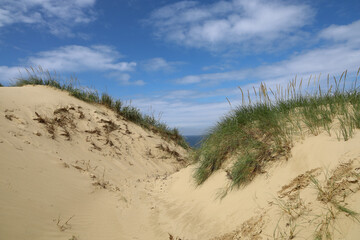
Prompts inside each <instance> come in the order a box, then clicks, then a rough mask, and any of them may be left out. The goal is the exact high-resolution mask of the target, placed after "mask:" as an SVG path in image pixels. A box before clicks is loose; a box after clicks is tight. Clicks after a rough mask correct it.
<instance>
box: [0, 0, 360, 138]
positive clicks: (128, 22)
mask: <svg viewBox="0 0 360 240" xmlns="http://www.w3.org/2000/svg"><path fill="white" fill-rule="evenodd" d="M31 66H32V67H38V66H41V67H42V68H43V69H47V70H49V71H50V72H54V71H56V73H57V74H59V75H60V76H61V77H62V78H63V79H68V78H70V77H71V76H76V77H77V79H78V84H79V86H82V87H90V88H94V89H97V90H98V91H99V92H100V93H101V92H106V93H108V94H110V95H111V96H113V97H114V98H120V99H121V100H123V102H125V103H126V104H131V105H132V106H135V107H137V108H139V109H141V111H142V112H144V113H147V114H151V115H154V116H155V117H156V118H159V119H160V120H161V121H163V122H166V123H167V124H168V125H169V126H170V127H177V128H178V129H179V130H180V132H181V133H182V134H183V135H201V134H204V133H206V132H208V130H209V129H211V127H212V126H214V125H215V124H216V123H217V122H218V121H220V120H221V118H222V117H223V116H224V115H225V114H227V113H228V112H229V111H230V110H231V108H232V107H234V106H236V105H237V104H239V103H240V100H241V92H240V90H239V88H238V87H241V88H242V89H244V91H246V89H249V88H251V87H252V86H258V85H259V83H260V82H265V83H267V84H268V85H275V84H285V83H286V82H287V81H289V80H291V79H293V78H294V77H295V76H298V77H304V78H306V77H307V78H308V77H309V76H310V75H311V74H312V75H319V74H322V76H326V75H327V74H330V75H334V76H338V75H340V74H341V73H342V72H343V71H344V70H346V69H347V70H348V71H349V73H356V71H357V69H358V68H359V67H360V1H358V0H353V1H351V0H344V1H338V0H334V1H333V0H316V1H307V0H305V1H295V0H293V1H282V0H267V1H265V0H224V1H218V0H208V1H173V0H157V1H153V0H62V1H58V0H16V1H14V0H0V83H2V84H4V85H11V84H12V83H13V82H14V81H15V79H16V78H17V77H19V76H20V74H24V69H25V68H28V67H31ZM228 100H229V102H230V103H231V104H229V102H228Z"/></svg>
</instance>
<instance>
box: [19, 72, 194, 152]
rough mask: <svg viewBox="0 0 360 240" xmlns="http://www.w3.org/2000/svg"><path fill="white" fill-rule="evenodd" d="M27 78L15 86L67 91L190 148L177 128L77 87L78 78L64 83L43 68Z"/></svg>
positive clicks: (107, 97) (24, 77) (106, 97)
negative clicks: (42, 86)
mask: <svg viewBox="0 0 360 240" xmlns="http://www.w3.org/2000/svg"><path fill="white" fill-rule="evenodd" d="M25 71H26V76H20V77H19V78H17V80H16V82H15V83H14V84H13V86H24V85H45V86H50V87H54V88H57V89H61V90H65V91H67V92H69V94H70V95H71V96H74V97H76V98H78V99H80V100H83V101H85V102H89V103H97V104H101V105H103V106H106V107H107V108H109V109H111V110H113V111H114V112H115V113H116V114H118V115H121V116H123V117H124V118H125V119H127V120H129V121H131V122H134V123H136V124H138V125H140V126H142V127H144V128H146V129H149V130H151V131H153V132H156V133H159V134H160V135H161V136H162V137H163V138H165V139H168V140H173V141H175V142H176V143H177V144H179V145H180V146H182V147H183V148H185V149H188V148H189V145H188V144H187V142H186V141H185V139H184V138H183V136H181V135H180V134H179V131H178V130H177V129H176V128H173V129H171V128H169V127H168V126H167V125H166V124H165V123H163V122H160V120H157V119H155V118H154V117H152V116H149V115H145V114H142V113H141V112H140V110H139V109H138V108H136V107H133V106H123V103H122V101H121V100H120V99H114V98H112V97H111V96H110V95H109V94H107V93H103V94H102V95H101V97H99V94H98V92H97V91H94V90H92V89H88V88H84V87H76V85H77V84H78V80H77V78H76V77H70V79H68V80H67V81H66V82H62V81H61V78H60V76H59V75H58V74H57V73H56V72H54V73H53V74H52V73H50V72H49V71H48V70H44V69H43V68H42V67H41V66H39V67H38V68H33V67H30V68H27V69H25Z"/></svg>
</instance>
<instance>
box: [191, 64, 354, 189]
mask: <svg viewBox="0 0 360 240" xmlns="http://www.w3.org/2000/svg"><path fill="white" fill-rule="evenodd" d="M359 71H360V68H359V70H358V71H357V73H356V77H355V79H354V80H353V81H351V82H347V81H348V80H347V79H346V76H347V71H345V72H344V73H343V74H342V75H341V77H340V78H339V79H336V78H335V77H333V80H332V81H330V78H329V76H328V78H327V81H326V83H321V82H320V77H319V78H318V79H317V78H316V76H315V78H314V80H313V79H312V77H310V78H309V80H308V81H307V82H306V81H303V79H301V80H299V79H296V78H295V79H293V80H292V81H290V82H289V83H288V85H287V87H286V88H283V87H281V86H280V85H279V86H276V89H275V90H273V89H271V88H268V87H267V86H266V85H265V84H264V83H261V84H260V87H259V88H258V89H256V88H253V89H251V91H250V90H247V91H243V90H242V89H241V88H240V91H241V94H242V105H240V106H238V107H236V108H235V109H233V110H232V111H231V112H230V113H228V114H227V115H226V116H225V117H223V118H222V119H221V121H220V122H218V123H217V124H216V126H214V127H213V128H212V129H211V130H210V131H209V134H208V135H207V137H205V138H204V140H203V142H202V145H201V147H200V148H199V149H198V150H197V151H196V152H195V154H194V160H195V161H196V162H197V164H198V167H197V169H196V171H195V173H194V178H195V180H196V182H197V183H198V184H201V183H203V182H204V181H205V180H206V179H207V178H208V177H209V176H210V175H211V174H212V173H213V172H215V171H216V170H218V169H219V168H221V166H222V164H223V163H224V161H225V160H227V159H228V158H229V157H235V158H236V160H235V162H234V164H233V165H232V166H231V168H230V169H229V170H228V171H227V173H228V177H229V178H230V179H231V180H232V187H235V186H239V185H241V184H244V183H247V182H249V181H251V180H252V179H253V178H254V176H255V175H256V174H257V173H260V172H261V171H262V170H263V167H264V166H265V164H266V163H267V162H269V161H272V160H275V159H278V158H287V157H288V155H289V153H290V150H291V147H292V143H293V140H294V138H295V137H296V136H304V135H305V134H306V135H308V134H310V135H318V134H319V133H321V132H324V131H325V132H327V133H328V134H329V135H331V134H335V135H336V137H337V139H338V140H339V141H340V140H345V141H347V140H348V139H350V138H351V137H352V136H353V134H354V131H355V129H358V128H360V92H359V89H358V87H357V78H358V75H359ZM330 82H332V83H330ZM349 83H350V84H349ZM244 92H245V94H246V93H247V96H246V95H245V94H244ZM246 99H247V100H246Z"/></svg>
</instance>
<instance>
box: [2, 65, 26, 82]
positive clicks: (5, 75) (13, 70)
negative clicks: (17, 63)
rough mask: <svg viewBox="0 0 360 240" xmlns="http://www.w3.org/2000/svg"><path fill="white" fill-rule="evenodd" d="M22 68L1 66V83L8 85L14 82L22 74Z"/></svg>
mask: <svg viewBox="0 0 360 240" xmlns="http://www.w3.org/2000/svg"><path fill="white" fill-rule="evenodd" d="M20 70H21V68H20V67H8V66H0V83H2V84H8V83H9V82H11V81H14V80H15V79H16V78H17V77H19V74H20Z"/></svg>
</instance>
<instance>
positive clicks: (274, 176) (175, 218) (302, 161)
mask: <svg viewBox="0 0 360 240" xmlns="http://www.w3.org/2000/svg"><path fill="white" fill-rule="evenodd" d="M359 146H360V132H359V131H358V132H356V133H355V136H354V137H353V138H352V139H350V140H349V141H346V142H345V141H340V142H339V141H338V140H337V138H336V136H331V137H330V136H328V135H327V134H320V135H318V136H312V137H306V138H305V139H303V140H301V141H297V142H296V143H295V145H294V147H293V148H292V151H291V157H290V158H289V159H288V160H279V161H276V162H273V163H270V164H269V166H268V167H267V168H266V171H265V172H264V173H263V174H260V175H259V176H257V177H255V179H254V180H253V181H252V182H251V183H250V184H248V185H246V186H243V187H241V188H239V189H233V190H231V191H229V192H228V193H227V194H226V195H225V196H223V198H221V194H222V193H224V190H226V189H227V186H228V185H229V183H230V182H229V180H228V179H227V176H226V172H225V170H224V169H223V170H219V171H217V172H216V173H215V174H213V175H212V176H211V177H210V178H209V179H208V180H207V181H206V182H205V183H204V184H203V185H201V186H196V185H195V183H194V180H193V178H192V174H193V171H194V169H195V168H196V165H193V164H189V163H187V159H188V153H187V151H186V150H184V149H182V148H181V147H179V146H176V145H175V144H174V143H172V142H168V141H166V140H165V139H162V138H161V137H160V136H159V135H156V134H154V133H152V132H150V131H148V130H144V129H142V128H141V127H139V126H137V125H135V124H133V123H131V122H128V121H125V120H124V119H122V118H121V117H117V116H116V115H115V114H114V113H113V112H111V111H109V110H108V109H106V108H105V107H103V106H98V105H94V104H88V103H85V102H83V101H80V100H78V99H75V98H73V97H71V96H69V95H68V93H66V92H63V91H60V90H56V89H53V88H49V87H44V86H26V87H5V88H0V239H15V240H16V239H27V240H28V239H47V240H48V239H66V240H68V239H72V240H75V239H78V240H84V239H85V240H91V239H104V240H107V239H109V240H110V239H291V238H292V239H314V236H315V234H316V233H317V232H321V231H322V232H323V233H324V232H325V230H324V229H326V226H328V228H329V229H331V234H332V237H333V238H334V239H358V236H360V225H359V223H358V222H357V221H356V219H355V218H354V217H352V216H351V215H349V214H347V213H345V212H344V211H339V210H338V208H336V207H335V205H334V203H331V202H329V201H327V200H326V199H325V198H324V195H321V196H320V195H319V189H317V188H316V185H315V184H314V182H313V181H312V180H311V179H313V180H314V179H318V181H319V184H320V185H322V186H327V187H323V189H324V190H326V191H325V192H327V193H328V192H331V193H332V194H333V196H332V202H336V203H338V204H340V205H341V206H346V208H348V209H351V210H353V211H356V212H360V204H359V203H360V192H359V180H360V178H359V174H360V148H359ZM167 149H168V150H167ZM174 152H177V154H174ZM329 179H330V180H329ZM327 183H328V185H326V184H327ZM330 183H331V184H330ZM334 189H335V190H334ZM330 190H331V191H330ZM326 196H328V195H326ZM334 229H335V230H334Z"/></svg>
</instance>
